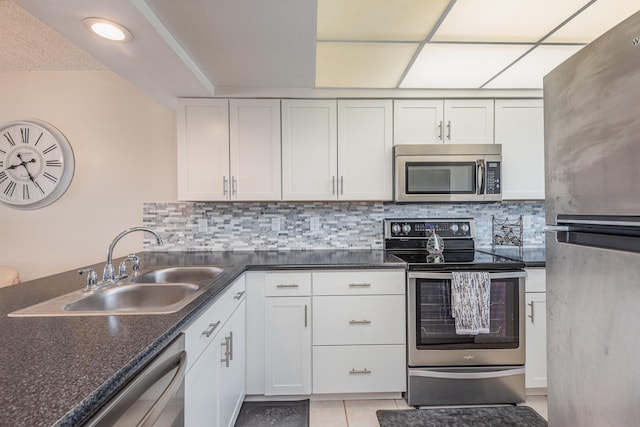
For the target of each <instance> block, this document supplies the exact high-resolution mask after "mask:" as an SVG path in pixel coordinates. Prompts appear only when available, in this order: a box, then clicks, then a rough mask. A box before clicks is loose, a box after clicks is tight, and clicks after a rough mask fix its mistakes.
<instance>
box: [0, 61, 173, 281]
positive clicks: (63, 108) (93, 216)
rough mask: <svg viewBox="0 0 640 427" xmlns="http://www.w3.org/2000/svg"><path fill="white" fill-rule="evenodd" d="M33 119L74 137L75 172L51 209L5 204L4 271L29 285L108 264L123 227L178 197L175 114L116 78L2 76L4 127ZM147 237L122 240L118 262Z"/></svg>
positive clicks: (0, 210) (101, 74) (1, 210)
mask: <svg viewBox="0 0 640 427" xmlns="http://www.w3.org/2000/svg"><path fill="white" fill-rule="evenodd" d="M27 118H36V119H40V120H44V121H47V122H49V123H51V124H52V125H54V126H55V127H57V128H58V129H59V130H60V131H62V133H64V134H65V135H66V137H67V139H68V140H69V142H70V143H71V146H72V147H73V150H74V153H75V159H76V168H75V175H74V178H73V181H72V183H71V186H70V187H69V189H68V190H67V192H66V193H65V194H64V195H63V196H62V197H61V198H60V199H58V201H56V202H54V203H53V204H52V205H49V206H46V207H44V208H42V209H37V210H32V211H25V210H16V209H12V208H9V207H7V206H4V205H0V265H11V266H13V267H15V268H17V269H18V271H19V273H20V276H21V278H22V280H23V281H25V280H30V279H34V278H38V277H42V276H46V275H50V274H54V273H58V272H62V271H66V270H69V269H73V268H76V267H81V266H84V265H88V264H93V263H96V262H103V261H104V259H105V258H106V253H107V248H108V246H109V243H110V242H111V241H112V239H113V238H114V237H115V236H116V235H117V234H118V233H119V232H120V231H122V230H124V229H125V228H128V227H133V226H138V225H142V204H143V202H148V201H160V200H163V201H175V200H177V184H176V176H177V174H176V155H175V153H176V145H175V114H174V112H172V111H170V110H168V109H166V108H165V107H163V106H161V105H160V104H158V103H156V102H155V101H153V100H151V99H150V98H149V97H147V96H146V95H144V94H143V93H142V92H140V91H139V90H138V89H136V88H134V87H133V86H132V85H130V84H129V83H127V82H126V81H125V80H123V79H122V78H120V77H119V76H117V75H116V74H114V73H112V72H110V71H98V72H87V71H82V72H15V73H7V72H2V73H0V126H1V125H4V124H5V123H7V122H9V121H12V120H18V119H27ZM142 239H143V234H142V233H134V234H131V235H129V236H127V237H125V238H123V239H122V240H121V241H120V243H119V244H118V247H117V248H116V252H115V253H114V256H122V255H126V254H127V253H128V252H133V251H138V250H141V249H142ZM101 274H102V272H99V275H101ZM82 283H83V279H81V278H78V286H79V287H80V286H81V285H82Z"/></svg>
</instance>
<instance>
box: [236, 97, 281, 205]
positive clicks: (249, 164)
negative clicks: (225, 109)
mask: <svg viewBox="0 0 640 427" xmlns="http://www.w3.org/2000/svg"><path fill="white" fill-rule="evenodd" d="M229 108H230V113H229V114H230V117H229V138H230V145H229V147H230V164H231V200H280V199H281V198H282V185H281V179H280V177H281V175H282V174H281V165H280V159H281V153H280V100H278V99H276V100H273V99H232V100H230V101H229Z"/></svg>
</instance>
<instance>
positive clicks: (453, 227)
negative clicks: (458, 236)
mask: <svg viewBox="0 0 640 427" xmlns="http://www.w3.org/2000/svg"><path fill="white" fill-rule="evenodd" d="M449 228H450V229H451V231H452V232H453V233H454V234H455V233H457V232H458V224H451V227H449Z"/></svg>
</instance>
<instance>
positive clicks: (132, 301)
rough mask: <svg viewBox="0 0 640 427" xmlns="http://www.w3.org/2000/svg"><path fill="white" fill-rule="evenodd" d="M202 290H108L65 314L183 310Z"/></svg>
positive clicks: (187, 286)
mask: <svg viewBox="0 0 640 427" xmlns="http://www.w3.org/2000/svg"><path fill="white" fill-rule="evenodd" d="M198 289H200V286H198V285H194V284H188V283H172V284H162V285H156V284H153V285H135V284H132V285H126V284H125V285H121V286H116V287H114V288H110V289H105V290H104V291H102V292H96V293H94V294H92V295H89V296H87V297H86V298H82V299H80V300H78V301H74V302H71V303H69V304H66V305H65V306H64V307H63V308H64V310H65V311H73V312H95V311H109V312H119V313H120V312H125V311H132V312H145V313H149V312H159V311H160V312H163V313H164V312H167V310H170V311H175V310H172V309H174V308H179V307H180V306H181V304H180V303H181V302H183V301H185V300H186V299H189V300H191V298H190V297H191V296H192V295H194V294H195V293H196V292H197V291H198Z"/></svg>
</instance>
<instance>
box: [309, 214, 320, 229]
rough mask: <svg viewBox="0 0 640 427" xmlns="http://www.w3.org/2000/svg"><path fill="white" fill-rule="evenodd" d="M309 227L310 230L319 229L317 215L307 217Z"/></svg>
mask: <svg viewBox="0 0 640 427" xmlns="http://www.w3.org/2000/svg"><path fill="white" fill-rule="evenodd" d="M309 228H310V229H311V231H318V230H320V218H319V217H317V216H314V217H311V218H310V219H309Z"/></svg>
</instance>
